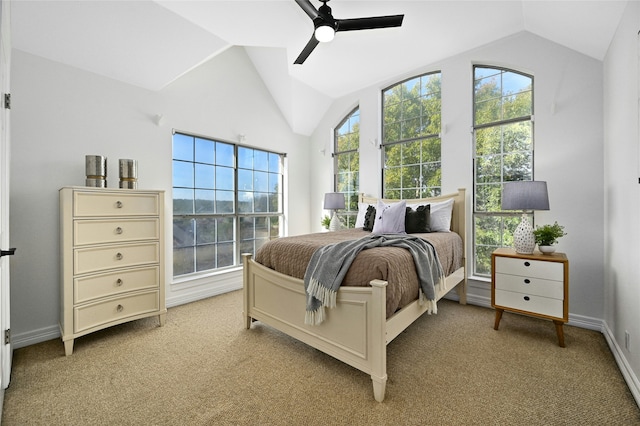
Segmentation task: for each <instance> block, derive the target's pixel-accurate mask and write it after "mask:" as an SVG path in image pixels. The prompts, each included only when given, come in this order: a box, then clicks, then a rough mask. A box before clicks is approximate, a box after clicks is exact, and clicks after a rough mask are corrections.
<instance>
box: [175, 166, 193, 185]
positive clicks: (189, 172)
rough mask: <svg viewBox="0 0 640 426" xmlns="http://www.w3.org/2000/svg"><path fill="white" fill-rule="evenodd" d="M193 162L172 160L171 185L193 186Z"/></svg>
mask: <svg viewBox="0 0 640 426" xmlns="http://www.w3.org/2000/svg"><path fill="white" fill-rule="evenodd" d="M193 166H194V164H193V163H185V162H184V161H174V162H173V186H178V187H180V186H181V187H187V188H192V187H193V175H194V173H193V168H194V167H193Z"/></svg>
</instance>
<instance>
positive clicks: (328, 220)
mask: <svg viewBox="0 0 640 426" xmlns="http://www.w3.org/2000/svg"><path fill="white" fill-rule="evenodd" d="M320 223H321V224H322V227H323V228H324V229H329V226H330V225H331V218H330V217H329V216H327V215H325V216H324V217H323V218H322V220H321V221H320Z"/></svg>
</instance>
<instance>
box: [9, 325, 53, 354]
mask: <svg viewBox="0 0 640 426" xmlns="http://www.w3.org/2000/svg"><path fill="white" fill-rule="evenodd" d="M59 338H60V327H59V326H58V325H52V326H49V327H44V328H40V329H38V330H32V331H29V332H26V333H20V334H13V333H12V335H11V346H12V347H13V349H19V348H23V347H25V346H30V345H35V344H36V343H41V342H46V341H47V340H52V339H59ZM60 345H61V346H62V341H60Z"/></svg>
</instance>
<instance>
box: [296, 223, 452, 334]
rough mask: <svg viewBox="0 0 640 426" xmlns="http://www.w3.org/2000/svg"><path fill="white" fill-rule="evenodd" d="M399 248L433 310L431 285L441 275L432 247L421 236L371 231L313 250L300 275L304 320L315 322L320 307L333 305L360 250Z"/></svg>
mask: <svg viewBox="0 0 640 426" xmlns="http://www.w3.org/2000/svg"><path fill="white" fill-rule="evenodd" d="M389 246H393V247H402V248H406V249H407V250H409V252H410V253H411V255H412V256H413V262H414V263H415V266H416V273H417V275H418V279H419V280H420V289H421V300H422V295H423V294H424V297H426V299H427V300H428V303H431V307H430V308H429V313H431V312H434V313H435V312H436V303H435V284H436V283H437V282H438V281H439V280H440V278H441V277H442V276H443V275H444V273H443V272H442V266H441V265H440V261H439V260H438V256H437V255H436V252H435V249H434V248H433V246H432V245H431V243H429V242H428V241H426V240H423V239H422V238H419V237H415V236H411V235H405V234H397V235H396V234H394V235H383V234H371V235H368V236H366V237H363V238H360V239H358V240H352V241H343V242H340V243H336V244H330V245H328V246H324V247H320V248H319V249H318V250H316V251H315V252H314V253H313V256H311V260H310V261H309V265H308V266H307V271H306V272H305V274H304V288H305V292H306V294H307V308H306V314H305V319H304V322H305V324H309V325H318V324H320V323H322V321H324V307H325V306H326V307H329V308H333V307H335V306H336V295H337V292H338V289H339V288H340V284H342V280H343V279H344V277H345V275H346V274H347V271H348V270H349V267H350V266H351V263H352V262H353V260H354V259H355V258H356V256H357V255H358V253H360V252H361V251H362V250H366V249H370V248H374V247H389Z"/></svg>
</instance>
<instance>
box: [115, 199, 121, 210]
mask: <svg viewBox="0 0 640 426" xmlns="http://www.w3.org/2000/svg"><path fill="white" fill-rule="evenodd" d="M116 207H117V208H119V209H121V208H122V201H116Z"/></svg>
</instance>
